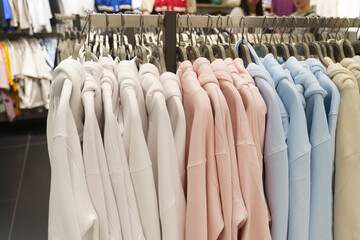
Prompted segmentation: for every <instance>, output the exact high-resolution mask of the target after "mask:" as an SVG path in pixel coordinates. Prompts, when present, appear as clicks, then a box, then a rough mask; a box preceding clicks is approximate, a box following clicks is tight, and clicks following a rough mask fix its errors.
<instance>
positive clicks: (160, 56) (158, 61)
mask: <svg viewBox="0 0 360 240" xmlns="http://www.w3.org/2000/svg"><path fill="white" fill-rule="evenodd" d="M161 19H162V18H161V14H160V13H159V15H158V28H159V32H158V35H157V43H155V44H153V45H152V49H151V54H150V56H149V62H150V63H152V64H154V65H155V66H156V67H157V68H158V69H159V72H160V73H163V72H166V65H165V56H164V52H163V48H162V46H161V44H160V30H161V26H162V22H161Z"/></svg>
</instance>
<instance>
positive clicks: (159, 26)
mask: <svg viewBox="0 0 360 240" xmlns="http://www.w3.org/2000/svg"><path fill="white" fill-rule="evenodd" d="M161 20H162V18H161V13H159V14H158V23H157V25H158V28H159V32H158V35H157V45H158V46H159V47H160V32H161V25H162V24H161V23H162V21H161Z"/></svg>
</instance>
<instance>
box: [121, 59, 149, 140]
mask: <svg viewBox="0 0 360 240" xmlns="http://www.w3.org/2000/svg"><path fill="white" fill-rule="evenodd" d="M121 66H124V67H125V66H126V67H128V68H129V69H132V71H133V72H134V76H138V75H139V70H138V68H137V66H136V62H135V59H132V60H131V61H121ZM131 79H132V80H133V83H132V84H135V85H134V88H135V90H136V91H135V94H136V100H137V104H138V108H139V112H140V118H141V125H142V129H143V132H144V136H145V138H146V136H147V132H148V116H147V115H148V114H147V111H146V105H145V98H144V94H143V91H142V88H141V84H140V80H139V78H138V77H133V78H131Z"/></svg>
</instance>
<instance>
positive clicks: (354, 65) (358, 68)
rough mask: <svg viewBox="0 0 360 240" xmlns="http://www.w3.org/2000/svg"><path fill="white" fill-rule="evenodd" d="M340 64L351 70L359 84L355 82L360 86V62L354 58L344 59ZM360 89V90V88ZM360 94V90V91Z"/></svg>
mask: <svg viewBox="0 0 360 240" xmlns="http://www.w3.org/2000/svg"><path fill="white" fill-rule="evenodd" d="M340 64H341V65H342V66H343V67H345V68H347V69H349V70H350V71H351V72H352V73H353V74H354V76H355V78H356V80H357V82H355V84H356V85H357V86H358V88H359V86H360V62H357V61H356V60H355V59H352V58H345V59H343V60H342V61H341V62H340ZM359 89H360V88H359ZM359 93H360V90H359Z"/></svg>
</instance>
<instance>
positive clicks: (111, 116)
mask: <svg viewBox="0 0 360 240" xmlns="http://www.w3.org/2000/svg"><path fill="white" fill-rule="evenodd" d="M98 62H99V63H100V64H101V65H102V66H103V67H104V72H103V75H102V77H101V90H102V101H103V110H104V137H103V139H104V149H105V155H106V160H107V164H108V168H109V175H110V179H111V183H112V187H113V191H114V196H115V199H116V205H117V211H118V216H119V221H120V226H121V233H122V235H120V236H119V239H125V237H129V236H130V239H131V221H130V216H129V215H130V214H129V206H128V197H127V193H126V182H125V171H127V172H129V167H128V165H127V160H126V154H125V148H124V143H123V139H122V136H121V133H120V128H119V125H118V122H117V117H116V114H115V113H116V111H117V109H119V101H118V99H119V85H118V82H117V79H116V77H115V73H114V69H115V63H114V62H113V60H112V59H110V58H107V57H102V58H100V59H99V61H98ZM128 175H129V174H128ZM130 183H131V179H130ZM131 188H132V185H131Z"/></svg>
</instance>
